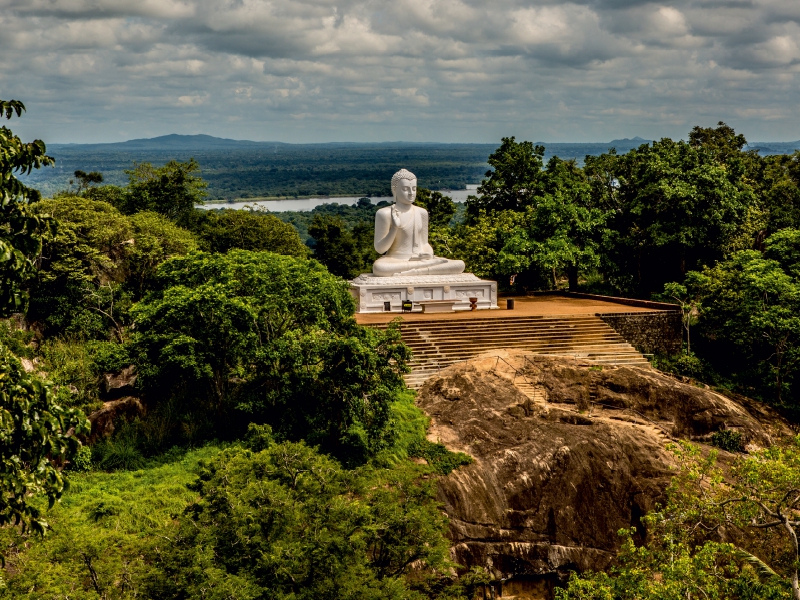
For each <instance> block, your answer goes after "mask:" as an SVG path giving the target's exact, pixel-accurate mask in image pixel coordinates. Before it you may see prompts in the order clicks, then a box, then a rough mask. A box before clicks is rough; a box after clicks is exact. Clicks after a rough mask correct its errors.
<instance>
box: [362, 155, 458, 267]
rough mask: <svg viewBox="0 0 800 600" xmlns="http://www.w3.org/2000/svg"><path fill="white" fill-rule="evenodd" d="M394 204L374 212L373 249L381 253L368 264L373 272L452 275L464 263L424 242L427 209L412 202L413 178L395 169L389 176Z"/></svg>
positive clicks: (404, 171) (414, 183) (426, 226)
mask: <svg viewBox="0 0 800 600" xmlns="http://www.w3.org/2000/svg"><path fill="white" fill-rule="evenodd" d="M392 196H394V204H393V205H392V206H386V207H384V208H381V209H380V210H378V212H377V213H376V214H375V250H376V251H377V252H378V253H380V254H383V256H381V257H380V258H379V259H378V260H376V261H375V263H374V264H373V265H372V273H373V275H377V276H378V277H391V276H392V275H453V274H457V273H463V272H464V262H463V261H461V260H450V259H448V258H441V257H438V256H434V255H433V248H431V245H430V244H429V243H428V211H427V210H425V209H424V208H420V207H419V206H415V205H414V200H416V197H417V178H416V176H415V175H414V174H413V173H411V172H409V171H406V170H405V169H401V170H399V171H398V172H397V173H395V174H394V176H393V177H392Z"/></svg>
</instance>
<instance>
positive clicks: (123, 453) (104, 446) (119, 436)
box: [92, 424, 147, 471]
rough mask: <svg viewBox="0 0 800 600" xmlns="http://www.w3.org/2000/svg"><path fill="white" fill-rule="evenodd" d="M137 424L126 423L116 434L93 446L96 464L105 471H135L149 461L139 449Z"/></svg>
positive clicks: (93, 456)
mask: <svg viewBox="0 0 800 600" xmlns="http://www.w3.org/2000/svg"><path fill="white" fill-rule="evenodd" d="M138 441H139V440H138V435H137V431H136V427H135V426H131V425H127V424H126V425H124V426H123V427H122V428H121V429H120V431H119V432H118V433H116V434H115V435H114V436H112V437H110V438H108V439H104V440H101V441H100V442H98V443H96V444H95V445H94V446H93V447H92V458H93V459H94V462H95V464H96V465H97V466H98V467H100V468H101V469H103V470H104V471H135V470H136V469H141V468H143V467H144V466H145V465H146V464H147V463H146V461H145V458H144V455H143V454H142V451H141V450H140V449H139V444H138Z"/></svg>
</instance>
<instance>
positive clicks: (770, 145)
mask: <svg viewBox="0 0 800 600" xmlns="http://www.w3.org/2000/svg"><path fill="white" fill-rule="evenodd" d="M747 149H748V150H758V153H759V154H761V155H762V156H763V155H767V154H792V153H794V151H795V150H800V140H798V141H796V142H750V143H749V144H747Z"/></svg>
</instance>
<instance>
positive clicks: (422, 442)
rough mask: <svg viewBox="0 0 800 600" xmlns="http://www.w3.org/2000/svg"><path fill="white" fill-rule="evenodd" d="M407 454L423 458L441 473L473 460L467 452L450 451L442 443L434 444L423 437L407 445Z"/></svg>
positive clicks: (448, 471)
mask: <svg viewBox="0 0 800 600" xmlns="http://www.w3.org/2000/svg"><path fill="white" fill-rule="evenodd" d="M408 455H409V456H410V457H412V458H424V459H425V460H426V461H428V464H429V465H431V466H432V467H433V468H434V469H435V470H436V472H437V473H441V474H442V475H447V474H448V473H450V472H451V471H453V470H454V469H457V468H458V467H461V466H464V465H468V464H471V463H472V462H473V461H472V457H471V456H469V455H468V454H464V453H463V452H451V451H450V450H448V449H447V448H445V447H444V445H443V444H436V443H434V442H430V441H428V440H426V439H425V438H422V439H417V440H415V441H414V442H412V443H411V444H410V445H409V447H408Z"/></svg>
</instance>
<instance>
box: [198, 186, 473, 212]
mask: <svg viewBox="0 0 800 600" xmlns="http://www.w3.org/2000/svg"><path fill="white" fill-rule="evenodd" d="M442 194H443V195H445V196H449V197H450V198H452V199H453V201H454V202H466V201H467V196H469V195H473V196H474V195H475V194H476V191H475V190H474V189H472V190H442ZM361 198H364V196H345V197H342V198H324V197H323V198H304V199H302V200H251V201H247V200H242V201H239V202H213V203H212V202H209V203H208V204H204V205H203V206H200V207H199V208H206V209H211V210H213V209H217V208H231V209H234V210H241V209H243V208H251V207H260V208H265V209H267V210H268V211H270V212H283V211H287V210H292V211H294V210H312V209H313V208H316V207H317V206H320V205H321V204H355V203H357V202H358V201H359V199H361ZM370 200H372V203H373V204H378V203H379V202H382V201H387V202H391V201H392V197H391V196H374V197H372V198H370Z"/></svg>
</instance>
